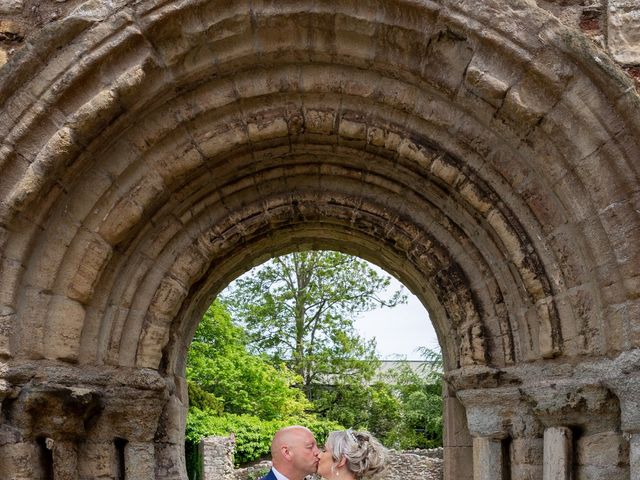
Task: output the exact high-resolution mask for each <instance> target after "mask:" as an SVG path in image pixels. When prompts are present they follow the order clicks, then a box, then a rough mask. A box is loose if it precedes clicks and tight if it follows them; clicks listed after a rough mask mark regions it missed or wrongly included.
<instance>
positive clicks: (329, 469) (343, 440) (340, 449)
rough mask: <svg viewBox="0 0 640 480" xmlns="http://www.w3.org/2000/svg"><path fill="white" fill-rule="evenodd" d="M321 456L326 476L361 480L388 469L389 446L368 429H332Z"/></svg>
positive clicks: (321, 472) (320, 470)
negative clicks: (383, 444)
mask: <svg viewBox="0 0 640 480" xmlns="http://www.w3.org/2000/svg"><path fill="white" fill-rule="evenodd" d="M319 458H320V462H319V463H318V474H319V475H320V476H322V478H324V479H325V480H334V479H337V480H360V479H367V478H372V477H373V476H374V475H377V474H378V473H380V472H382V471H383V470H384V469H385V466H386V461H387V449H386V448H385V447H383V446H382V444H381V443H380V442H379V441H378V440H376V439H375V437H374V436H373V435H371V434H370V433H368V432H354V431H352V430H340V431H335V432H331V433H329V436H328V437H327V441H326V443H325V446H324V449H323V450H322V452H320V457H319Z"/></svg>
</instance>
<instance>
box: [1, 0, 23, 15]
mask: <svg viewBox="0 0 640 480" xmlns="http://www.w3.org/2000/svg"><path fill="white" fill-rule="evenodd" d="M23 8H24V0H0V13H2V14H11V13H20V12H21V11H22V9H23Z"/></svg>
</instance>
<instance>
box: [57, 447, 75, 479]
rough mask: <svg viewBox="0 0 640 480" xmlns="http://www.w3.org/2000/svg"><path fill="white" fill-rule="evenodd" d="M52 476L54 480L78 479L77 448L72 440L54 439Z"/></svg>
mask: <svg viewBox="0 0 640 480" xmlns="http://www.w3.org/2000/svg"><path fill="white" fill-rule="evenodd" d="M51 451H52V453H53V476H54V478H55V479H56V480H78V448H77V446H76V445H75V443H73V442H69V441H54V442H53V445H52V447H51Z"/></svg>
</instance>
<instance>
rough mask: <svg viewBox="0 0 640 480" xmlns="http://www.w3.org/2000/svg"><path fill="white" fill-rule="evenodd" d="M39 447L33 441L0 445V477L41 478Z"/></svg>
mask: <svg viewBox="0 0 640 480" xmlns="http://www.w3.org/2000/svg"><path fill="white" fill-rule="evenodd" d="M41 454H42V452H41V447H40V446H39V445H38V444H36V443H35V442H34V443H32V442H25V443H10V444H7V445H2V446H0V459H2V461H0V477H1V478H6V479H9V478H10V479H12V480H33V479H35V478H43V476H44V472H43V470H42V462H41V461H40V456H41Z"/></svg>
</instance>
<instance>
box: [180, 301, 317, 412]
mask: <svg viewBox="0 0 640 480" xmlns="http://www.w3.org/2000/svg"><path fill="white" fill-rule="evenodd" d="M187 380H188V381H189V384H190V397H189V398H190V402H191V405H192V406H198V407H200V408H205V409H206V410H207V411H209V412H218V414H219V413H221V412H222V411H224V412H228V413H236V414H250V415H256V416H259V417H261V418H264V419H273V418H276V417H278V416H285V415H287V416H288V415H295V414H302V413H303V412H304V411H305V410H308V409H309V408H311V404H310V403H309V402H308V401H307V400H306V399H305V397H304V395H303V394H302V393H301V392H300V391H299V390H298V389H294V388H290V387H291V386H292V385H293V384H294V383H299V381H300V380H299V378H298V377H297V376H296V375H295V374H294V373H293V372H291V371H290V370H289V369H288V368H287V367H286V366H284V364H280V365H277V366H274V365H272V364H270V363H269V362H267V361H266V360H265V359H264V358H261V357H259V356H255V355H251V354H249V352H248V351H247V347H246V336H245V334H244V332H243V330H242V328H240V327H238V326H236V325H234V324H233V322H232V320H231V316H230V315H229V312H228V311H227V310H226V309H225V307H224V306H223V305H222V304H221V303H220V302H218V301H216V302H214V303H213V304H212V305H211V307H210V308H209V309H208V310H207V312H206V313H205V315H204V318H203V319H202V321H201V322H200V325H199V326H198V329H197V330H196V334H195V337H194V339H193V342H192V344H191V348H190V350H189V356H188V359H187ZM192 393H193V395H191V394H192Z"/></svg>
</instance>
